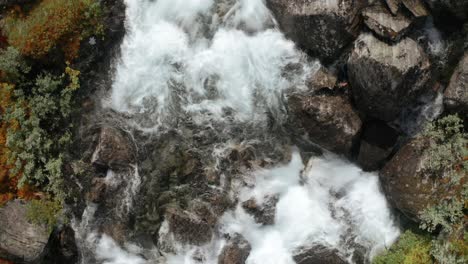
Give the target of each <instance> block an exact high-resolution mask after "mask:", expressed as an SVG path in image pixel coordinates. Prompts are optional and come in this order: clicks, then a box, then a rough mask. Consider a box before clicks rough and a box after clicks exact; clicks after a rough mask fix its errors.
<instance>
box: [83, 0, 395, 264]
mask: <svg viewBox="0 0 468 264" xmlns="http://www.w3.org/2000/svg"><path fill="white" fill-rule="evenodd" d="M126 4H127V30H128V31H127V35H126V37H125V39H124V42H123V44H122V57H121V58H120V61H119V63H118V65H117V67H116V69H117V70H116V73H115V81H114V83H113V87H112V89H111V91H110V94H109V96H108V97H107V98H105V99H104V100H103V105H104V106H105V107H107V108H109V109H112V110H115V111H117V112H120V113H125V114H126V115H127V116H129V117H131V118H129V119H130V121H129V122H131V125H133V126H135V127H136V128H137V129H140V130H142V131H145V132H150V133H156V132H158V131H161V130H164V129H165V128H171V126H172V125H173V124H174V122H175V121H174V120H178V122H179V123H183V122H186V120H189V121H190V123H194V124H196V125H199V126H201V125H202V124H203V125H204V127H206V128H207V129H213V130H216V129H218V128H219V127H220V129H219V131H217V133H220V134H228V133H227V132H226V131H228V129H227V127H234V128H240V131H243V132H244V133H245V134H242V133H238V134H236V132H232V131H229V132H230V133H229V135H233V137H236V135H237V137H239V138H238V139H235V140H233V142H235V143H236V144H240V143H242V142H247V141H249V140H250V141H262V140H263V141H265V140H267V139H271V138H274V137H275V135H272V136H271V137H268V136H264V137H262V138H252V137H254V136H255V135H269V133H272V132H270V131H268V129H267V128H268V124H267V123H268V121H269V118H273V119H274V120H276V122H278V123H279V124H283V120H284V119H285V118H286V111H285V110H284V103H283V100H284V98H283V97H284V96H285V93H286V92H288V91H289V90H296V91H297V90H302V89H306V85H305V81H306V79H307V78H308V77H309V76H310V75H311V74H313V73H314V71H315V70H316V69H317V68H318V67H319V63H318V62H317V61H310V60H309V59H307V57H306V56H304V55H303V54H302V53H301V52H300V51H298V50H297V49H296V47H295V46H294V43H293V42H291V41H289V40H287V39H286V38H285V37H284V36H283V34H282V33H281V32H280V31H279V30H278V29H277V28H276V27H275V22H274V20H273V18H272V15H271V13H270V12H269V10H268V9H267V7H266V5H265V2H264V0H126ZM219 124H221V125H219ZM247 128H248V129H247ZM249 129H257V130H258V131H259V132H257V133H250V134H249V133H247V132H245V131H248V130H249ZM246 134H247V136H246ZM249 137H250V138H249ZM278 137H279V136H278ZM229 144H231V142H226V137H220V139H219V140H218V142H215V144H213V146H212V147H211V150H212V152H211V154H210V155H211V157H210V158H211V159H214V160H217V157H218V156H219V155H221V154H220V151H221V150H223V149H224V148H227V146H228V145H229ZM224 146H226V147H224ZM221 152H222V151H221ZM265 155H267V154H265ZM135 170H136V173H135V175H134V177H132V179H131V181H132V182H129V183H128V184H127V185H128V191H129V193H130V194H131V195H134V194H135V193H136V192H137V191H138V187H139V185H140V183H141V182H140V181H141V178H140V175H139V174H138V169H137V168H135ZM245 177H251V178H252V177H253V178H252V179H255V181H254V184H253V186H250V187H240V188H239V186H243V185H234V184H233V183H230V182H224V181H222V180H221V184H220V185H221V187H220V188H226V189H229V190H231V192H232V195H235V196H237V197H238V199H239V204H238V205H237V208H236V209H234V210H231V211H228V212H226V213H225V214H224V215H223V216H222V218H221V219H220V220H219V222H218V224H217V226H216V229H217V231H216V235H215V236H214V237H213V239H212V241H211V242H209V243H208V244H206V245H203V246H200V247H193V246H190V245H185V244H183V243H179V242H178V241H174V245H173V246H174V252H162V253H164V257H165V259H164V260H160V259H159V258H154V259H151V260H148V261H147V260H145V259H144V258H143V257H141V256H139V254H140V250H141V249H139V248H138V247H136V246H134V245H132V244H128V243H127V244H126V245H125V246H124V247H122V246H121V245H118V244H117V243H115V242H114V241H113V240H112V239H111V238H110V237H108V236H105V235H103V236H98V235H96V234H95V233H94V230H92V229H89V228H82V229H81V230H83V231H80V232H81V233H83V232H84V233H86V232H87V234H86V235H82V236H83V237H87V240H89V241H90V242H89V243H91V244H92V246H93V248H94V251H95V255H96V256H95V258H96V259H97V260H99V261H101V262H103V263H108V264H120V263H129V264H140V263H155V262H156V263H159V262H161V263H174V264H175V263H177V264H179V263H200V262H199V261H200V259H201V261H202V263H218V262H217V258H218V256H219V254H220V252H221V250H222V248H223V246H224V244H225V243H226V241H225V240H224V237H223V234H234V233H237V234H241V235H243V236H244V237H245V238H246V239H247V240H248V242H249V243H250V244H251V246H252V252H251V254H250V255H249V258H248V260H247V263H251V264H254V263H255V264H257V263H265V260H268V263H280V264H287V263H294V260H293V254H294V251H295V250H297V249H298V248H300V247H304V246H311V245H315V244H321V245H325V246H327V247H332V248H335V249H337V250H338V251H339V252H340V254H341V255H343V256H345V257H348V258H350V256H351V254H352V252H353V250H354V249H353V245H352V244H357V245H360V246H362V247H364V248H365V250H366V252H367V253H368V256H367V257H371V256H372V255H373V254H375V252H377V251H379V250H381V249H382V248H384V247H385V246H387V245H389V244H391V243H392V242H393V240H395V239H396V237H397V236H398V233H399V231H398V228H397V227H395V225H394V223H393V222H392V217H391V214H390V212H389V209H388V208H387V204H386V201H385V199H384V197H383V195H382V194H381V192H380V190H379V184H378V178H377V177H376V176H375V175H373V174H366V173H363V172H362V171H360V170H359V169H358V168H357V167H355V166H354V165H351V164H349V163H347V162H344V161H341V160H340V159H339V158H338V157H333V156H327V157H323V158H313V159H311V160H310V161H309V164H308V165H307V167H306V168H305V169H304V166H303V163H302V160H301V158H300V157H299V154H297V153H295V154H294V155H293V157H292V161H291V162H290V163H289V164H288V165H285V166H276V167H275V168H273V169H264V170H255V171H253V172H251V174H249V175H245ZM231 184H232V185H233V186H231ZM272 195H273V196H277V197H278V203H277V205H276V215H275V219H274V224H273V225H270V226H262V225H259V224H258V223H255V220H254V219H253V218H252V216H251V215H249V214H247V213H246V212H245V210H244V209H243V208H242V206H241V203H242V202H244V201H246V200H248V199H250V198H252V197H253V198H255V199H256V200H258V201H260V202H261V201H262V199H264V198H265V197H266V196H272ZM131 201H132V197H126V198H124V199H122V201H121V204H122V205H126V207H125V206H124V207H125V208H128V206H129V205H130V206H131ZM88 209H89V210H87V211H88V213H89V214H90V215H92V214H93V213H92V208H88ZM85 219H86V218H85ZM90 221H91V220H90ZM168 233H170V232H169V228H168V227H167V222H166V223H163V225H162V227H161V229H160V234H161V236H160V237H163V238H164V237H170V234H168ZM165 235H167V236H165ZM155 250H156V249H155ZM194 254H196V255H197V256H198V257H197V258H196V259H198V260H196V259H194ZM270 260H273V261H270ZM197 261H198V262H197ZM275 261H276V262H275Z"/></svg>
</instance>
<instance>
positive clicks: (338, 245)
mask: <svg viewBox="0 0 468 264" xmlns="http://www.w3.org/2000/svg"><path fill="white" fill-rule="evenodd" d="M303 169H304V168H303V165H302V162H301V159H300V156H299V154H298V153H295V154H294V155H293V159H292V161H291V163H290V164H288V165H286V166H283V167H278V168H274V169H271V170H265V171H259V172H257V173H256V181H255V182H256V184H255V186H254V187H253V188H245V189H242V190H241V191H240V193H241V195H240V202H239V205H238V206H237V208H236V209H235V210H233V211H230V212H227V213H226V214H225V215H224V216H223V217H222V219H221V220H220V224H219V225H220V226H219V228H220V232H221V233H227V234H230V235H231V236H234V235H235V234H241V235H242V236H244V237H245V238H246V239H247V240H248V241H249V243H250V244H251V246H252V251H251V253H250V255H249V257H248V259H247V263H249V264H260V263H265V261H268V263H278V264H288V263H295V262H294V260H293V252H294V251H296V250H298V249H300V248H301V247H311V246H313V245H323V246H326V247H330V248H335V249H338V250H339V251H340V252H341V254H342V255H344V256H347V257H348V259H350V255H351V253H352V251H353V246H350V245H349V241H350V240H352V241H354V243H356V244H359V245H361V246H362V247H364V248H365V249H366V250H367V252H368V257H372V256H374V255H375V254H376V253H377V252H379V251H381V250H383V249H384V248H385V247H387V246H389V245H391V244H392V243H393V241H394V240H395V239H396V238H397V237H398V235H399V229H398V228H397V227H396V226H395V224H394V222H393V220H392V217H391V213H390V210H389V208H388V205H387V202H386V200H385V197H384V196H383V194H382V193H381V192H380V189H379V183H378V177H377V176H376V175H374V174H370V173H364V172H362V171H361V170H360V169H359V168H357V167H356V166H354V165H352V164H349V163H347V162H344V161H340V160H338V159H337V158H336V157H332V156H329V157H323V158H312V159H311V160H310V161H309V163H308V166H307V167H306V168H305V169H304V171H303V172H302V170H303ZM273 195H277V196H278V197H279V200H278V203H277V205H276V215H275V221H274V224H273V225H269V226H263V225H261V224H259V223H256V222H255V219H254V217H253V216H251V215H249V214H248V213H247V212H246V211H245V210H244V209H243V208H242V206H241V204H242V202H244V201H246V200H247V199H250V198H255V199H258V200H257V201H258V203H259V204H261V201H262V199H263V198H264V197H266V196H273ZM220 240H222V238H220ZM212 243H213V242H212ZM219 244H220V243H219V241H218V243H215V245H219ZM195 249H196V248H190V250H188V251H187V250H186V251H184V252H179V254H178V255H177V256H173V257H170V258H169V260H170V261H172V262H171V263H177V264H182V263H196V262H195V261H194V260H190V259H191V256H192V255H191V254H193V252H195V251H196V250H195ZM207 259H208V260H207V262H204V263H217V260H216V258H211V260H210V258H207ZM177 260H178V261H177ZM182 260H183V261H182ZM187 260H190V261H187ZM191 261H193V262H191Z"/></svg>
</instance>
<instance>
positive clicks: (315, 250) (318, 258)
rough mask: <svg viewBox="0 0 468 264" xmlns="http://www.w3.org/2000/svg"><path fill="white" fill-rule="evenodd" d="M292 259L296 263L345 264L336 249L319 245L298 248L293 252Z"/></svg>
mask: <svg viewBox="0 0 468 264" xmlns="http://www.w3.org/2000/svg"><path fill="white" fill-rule="evenodd" d="M293 259H294V261H295V262H296V263H297V264H317V263H321V264H347V263H348V262H347V261H346V260H345V259H344V258H343V257H342V256H341V255H340V253H339V252H338V250H336V249H330V248H327V247H324V246H321V245H316V246H313V247H305V248H300V249H299V250H297V251H296V252H294V257H293Z"/></svg>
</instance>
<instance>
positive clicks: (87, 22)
mask: <svg viewBox="0 0 468 264" xmlns="http://www.w3.org/2000/svg"><path fill="white" fill-rule="evenodd" d="M101 12H102V11H101V7H100V4H99V1H96V0H74V1H66V0H42V1H40V2H39V3H38V4H37V5H35V6H33V7H31V9H30V10H25V11H23V10H21V9H20V8H13V9H11V10H10V11H9V12H8V13H7V16H6V17H5V18H4V19H3V20H2V29H3V32H4V34H5V36H6V37H7V39H8V42H9V43H10V44H11V45H12V46H14V47H15V48H16V49H18V50H19V51H21V53H22V54H23V55H25V56H29V57H33V58H41V57H44V56H45V55H47V54H48V53H49V52H50V51H51V50H52V49H53V48H55V47H57V48H60V49H62V51H64V54H65V56H66V58H67V59H73V58H76V57H77V56H78V51H79V48H80V42H81V40H83V39H85V38H87V37H90V36H92V35H101V36H102V35H103V34H104V26H103V24H102V21H101V15H102V14H101Z"/></svg>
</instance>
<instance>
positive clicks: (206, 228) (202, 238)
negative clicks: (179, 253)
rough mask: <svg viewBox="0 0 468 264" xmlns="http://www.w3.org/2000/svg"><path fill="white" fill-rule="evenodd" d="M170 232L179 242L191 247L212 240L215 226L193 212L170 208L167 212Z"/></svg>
mask: <svg viewBox="0 0 468 264" xmlns="http://www.w3.org/2000/svg"><path fill="white" fill-rule="evenodd" d="M166 220H167V222H168V224H169V231H170V232H172V234H174V237H175V239H176V240H177V241H179V242H182V243H187V244H191V245H198V246H200V245H202V244H204V243H207V242H209V241H210V240H211V237H212V235H213V226H212V225H211V224H209V223H208V222H207V221H205V220H204V219H202V218H201V217H199V216H198V215H196V214H195V213H193V212H190V211H187V210H182V209H181V208H178V207H170V208H168V209H167V210H166Z"/></svg>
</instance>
